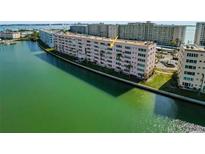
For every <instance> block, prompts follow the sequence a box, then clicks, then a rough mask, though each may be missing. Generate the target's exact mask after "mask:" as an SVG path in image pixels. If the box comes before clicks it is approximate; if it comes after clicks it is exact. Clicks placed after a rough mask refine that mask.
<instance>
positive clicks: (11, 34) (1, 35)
mask: <svg viewBox="0 0 205 154" xmlns="http://www.w3.org/2000/svg"><path fill="white" fill-rule="evenodd" d="M20 37H21V33H20V32H13V31H4V32H0V38H1V39H18V38H20Z"/></svg>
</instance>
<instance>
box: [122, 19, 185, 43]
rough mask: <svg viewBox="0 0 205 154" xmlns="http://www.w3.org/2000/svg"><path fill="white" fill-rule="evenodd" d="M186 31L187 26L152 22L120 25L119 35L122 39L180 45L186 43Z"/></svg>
mask: <svg viewBox="0 0 205 154" xmlns="http://www.w3.org/2000/svg"><path fill="white" fill-rule="evenodd" d="M185 32H186V26H179V25H157V24H154V23H151V22H146V23H142V22H136V23H128V24H126V25H120V26H119V37H120V38H122V39H131V40H144V41H145V40H147V41H155V42H156V43H157V44H159V45H172V46H179V45H180V44H181V43H184V40H185Z"/></svg>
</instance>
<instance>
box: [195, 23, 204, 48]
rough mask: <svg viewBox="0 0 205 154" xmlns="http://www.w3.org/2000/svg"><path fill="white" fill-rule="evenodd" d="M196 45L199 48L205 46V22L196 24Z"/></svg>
mask: <svg viewBox="0 0 205 154" xmlns="http://www.w3.org/2000/svg"><path fill="white" fill-rule="evenodd" d="M194 43H195V44H197V45H199V46H205V22H198V23H197V24H196V31H195V38H194Z"/></svg>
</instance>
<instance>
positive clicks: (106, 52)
mask: <svg viewBox="0 0 205 154" xmlns="http://www.w3.org/2000/svg"><path fill="white" fill-rule="evenodd" d="M54 40H55V41H54V45H55V49H56V50H57V51H58V52H61V53H64V54H67V55H70V56H73V57H75V58H78V59H79V60H82V61H83V60H87V61H90V62H92V63H93V64H96V65H100V66H102V67H107V68H109V69H112V70H114V71H116V72H122V73H124V74H128V75H132V76H135V77H137V78H140V79H147V78H148V77H149V76H151V75H152V73H153V70H154V67H155V52H156V44H155V43H153V42H143V41H130V40H119V39H118V40H116V42H115V44H114V46H113V47H110V44H111V43H112V39H110V38H104V37H96V36H90V35H82V34H73V33H66V34H65V33H56V34H54Z"/></svg>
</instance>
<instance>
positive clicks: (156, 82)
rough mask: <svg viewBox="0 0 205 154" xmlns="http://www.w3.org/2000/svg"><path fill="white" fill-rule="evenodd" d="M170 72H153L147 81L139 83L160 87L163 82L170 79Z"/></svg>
mask: <svg viewBox="0 0 205 154" xmlns="http://www.w3.org/2000/svg"><path fill="white" fill-rule="evenodd" d="M171 78H172V74H162V73H154V75H153V76H152V77H151V78H150V79H148V81H141V82H140V83H141V84H144V85H147V86H150V87H153V88H155V89H160V88H161V87H162V86H163V85H164V84H165V83H167V82H168V81H169V80H171Z"/></svg>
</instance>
